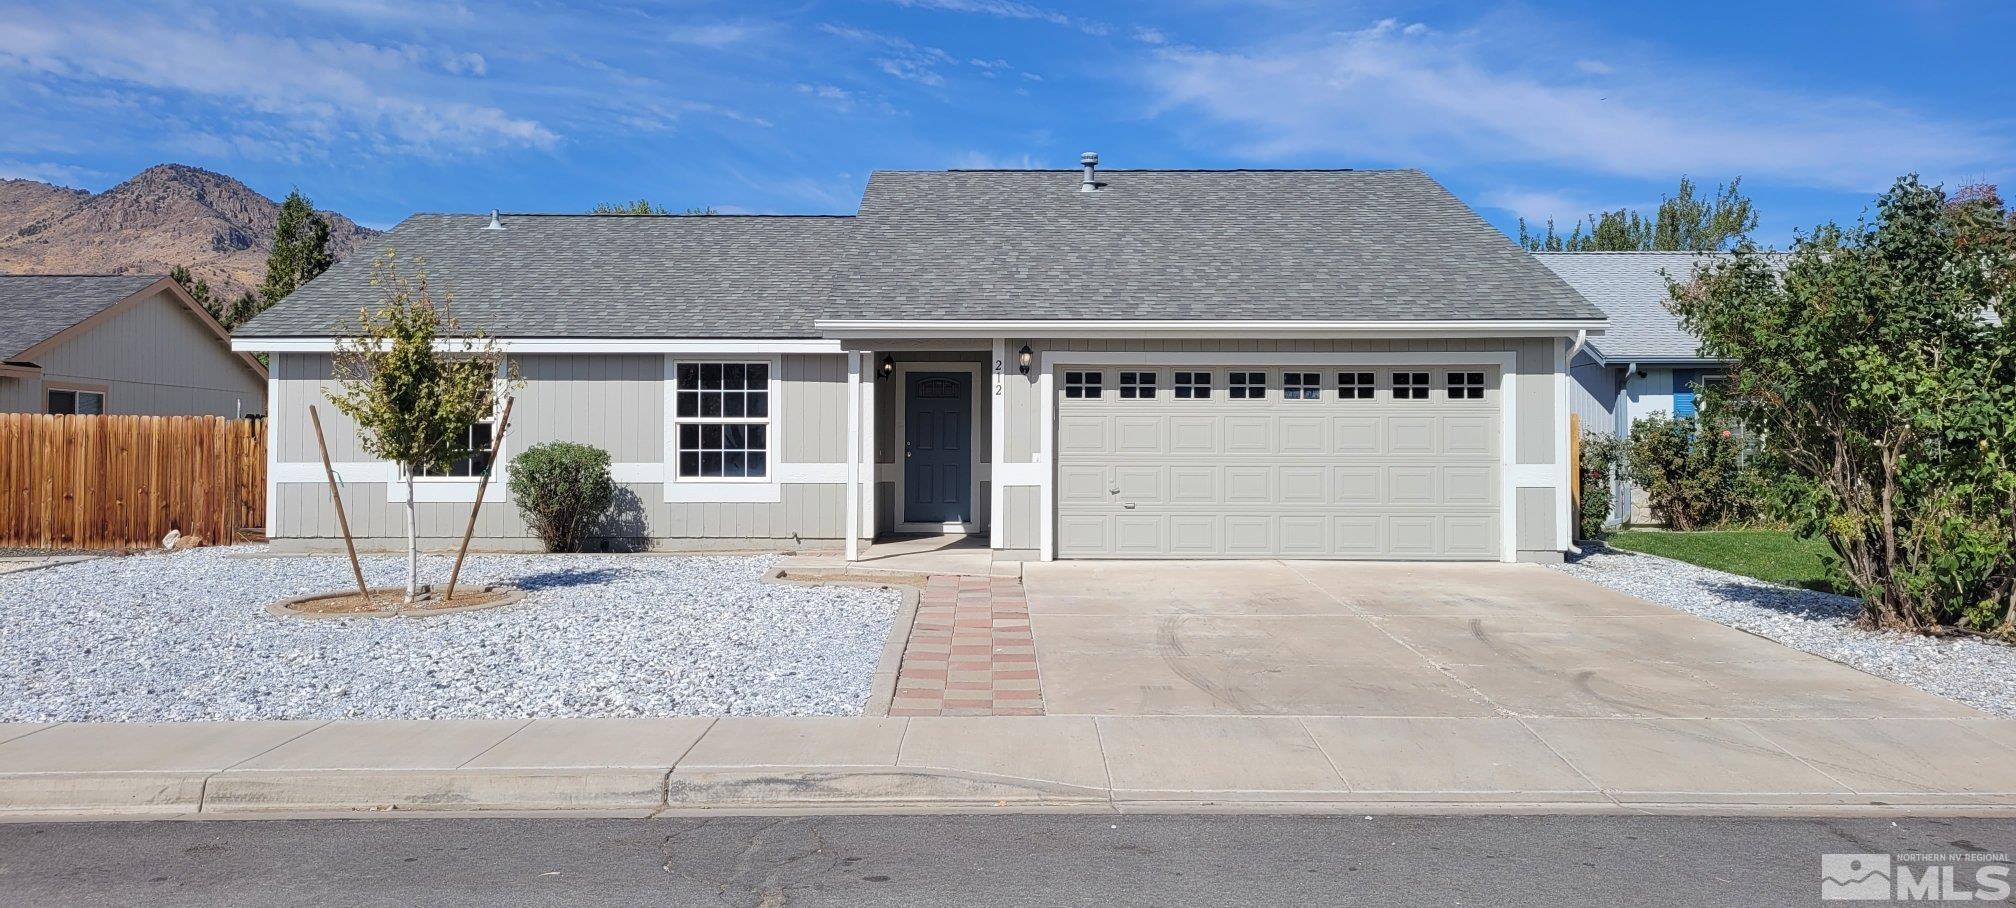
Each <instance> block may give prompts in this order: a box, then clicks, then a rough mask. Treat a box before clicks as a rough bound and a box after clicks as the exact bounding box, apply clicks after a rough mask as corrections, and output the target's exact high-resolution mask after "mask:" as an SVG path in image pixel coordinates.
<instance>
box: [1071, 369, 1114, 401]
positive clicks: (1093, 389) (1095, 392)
mask: <svg viewBox="0 0 2016 908" xmlns="http://www.w3.org/2000/svg"><path fill="white" fill-rule="evenodd" d="M1105 381H1106V376H1105V374H1104V373H1101V372H1066V373H1064V396H1065V397H1070V398H1084V397H1094V398H1096V397H1098V396H1099V389H1100V386H1101V385H1102V384H1104V383H1105Z"/></svg>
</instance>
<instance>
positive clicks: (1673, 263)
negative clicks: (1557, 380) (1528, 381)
mask: <svg viewBox="0 0 2016 908" xmlns="http://www.w3.org/2000/svg"><path fill="white" fill-rule="evenodd" d="M1533 257H1534V258H1536V259H1538V260H1539V261H1540V264H1542V265H1545V266H1547V268H1548V270H1551V271H1553V272H1554V273H1555V274H1557V275H1560V276H1561V279H1562V280H1564V281H1567V282H1568V285H1569V286H1571V287H1574V288H1575V289H1576V290H1577V291H1578V292H1580V293H1581V294H1582V295H1583V296H1585V297H1588V298H1589V301H1590V302H1592V303H1595V304H1596V305H1597V306H1598V307H1599V308H1601V309H1602V310H1603V311H1604V312H1605V313H1608V314H1609V316H1610V327H1609V328H1608V329H1607V330H1606V331H1604V333H1603V335H1602V336H1601V337H1598V338H1595V339H1593V340H1591V341H1590V342H1589V343H1590V346H1593V347H1595V348H1596V349H1597V350H1599V351H1601V352H1602V354H1603V356H1604V358H1606V359H1612V360H1629V359H1696V358H1699V357H1700V355H1701V351H1700V346H1701V344H1700V341H1699V340H1697V339H1696V338H1695V337H1694V335H1692V334H1689V333H1687V330H1686V329H1684V328H1682V327H1680V319H1679V318H1678V317H1677V316H1675V315H1674V314H1673V313H1672V312H1671V311H1669V310H1667V308H1666V301H1667V300H1668V299H1670V298H1671V297H1670V296H1669V295H1668V292H1667V287H1666V278H1667V277H1668V276H1669V275H1670V276H1671V277H1672V278H1673V280H1676V281H1680V282H1681V283H1686V282H1687V281H1690V280H1692V279H1693V277H1694V269H1695V266H1696V265H1698V264H1699V263H1701V262H1703V261H1707V260H1710V259H1712V258H1714V257H1715V254H1714V253H1700V252H1536V253H1533Z"/></svg>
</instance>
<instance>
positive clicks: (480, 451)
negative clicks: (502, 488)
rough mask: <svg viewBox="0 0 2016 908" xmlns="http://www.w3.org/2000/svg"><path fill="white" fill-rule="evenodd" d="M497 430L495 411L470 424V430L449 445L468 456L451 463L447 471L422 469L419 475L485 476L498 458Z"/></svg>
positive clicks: (462, 433)
mask: <svg viewBox="0 0 2016 908" xmlns="http://www.w3.org/2000/svg"><path fill="white" fill-rule="evenodd" d="M496 430H497V414H496V412H494V410H493V412H491V414H490V415H489V416H485V417H483V418H482V419H479V420H476V421H475V422H472V423H470V424H469V426H468V428H465V429H463V430H462V432H461V434H459V435H457V436H456V437H455V438H453V439H452V440H450V442H449V444H451V445H453V446H454V447H455V449H456V450H460V451H467V452H468V454H467V455H465V456H462V457H457V458H455V459H454V460H453V461H450V462H449V464H448V466H447V467H446V468H445V469H444V468H441V467H425V468H422V469H421V470H420V473H419V475H421V476H433V477H443V476H450V477H455V476H459V477H473V476H481V475H483V471H484V470H487V469H489V468H490V458H492V457H495V456H497V431H496Z"/></svg>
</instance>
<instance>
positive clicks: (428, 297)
mask: <svg viewBox="0 0 2016 908" xmlns="http://www.w3.org/2000/svg"><path fill="white" fill-rule="evenodd" d="M372 284H373V285H374V286H376V287H378V288H379V291H380V293H381V294H383V299H384V302H383V304H382V305H381V306H380V307H379V308H378V310H377V311H376V312H371V311H366V312H363V313H360V315H359V325H358V330H357V333H356V335H355V336H354V337H351V338H348V339H345V340H343V341H341V342H339V343H338V345H337V352H336V380H337V382H338V384H339V388H340V393H339V392H338V391H330V392H328V396H329V400H330V402H331V403H334V404H335V405H336V409H338V410H341V411H342V412H343V414H344V415H346V416H348V417H350V419H351V421H352V422H353V423H355V424H356V426H357V436H358V442H359V443H360V444H361V445H362V446H363V448H364V450H365V451H366V452H367V453H369V454H370V455H371V456H373V457H376V458H379V459H381V460H389V461H391V462H393V463H396V464H398V465H399V471H400V475H401V477H402V479H401V481H402V482H404V483H405V486H406V603H407V604H409V605H410V604H411V603H412V602H413V601H414V599H415V598H417V597H418V595H419V589H420V536H419V521H418V515H417V511H416V506H415V499H414V489H413V485H414V478H415V477H416V476H419V475H421V474H423V473H426V472H428V471H430V470H444V469H446V468H447V467H448V466H449V465H450V464H451V463H453V462H454V461H456V460H457V459H460V458H464V457H469V456H470V455H472V454H475V453H478V452H474V451H470V450H469V449H468V438H469V426H470V424H471V423H474V422H476V421H478V420H481V419H484V418H487V417H489V416H490V415H491V414H492V413H493V412H494V409H495V408H496V407H497V406H498V405H499V402H500V400H501V395H504V394H509V393H511V391H512V390H513V389H515V388H516V387H518V385H519V384H520V382H519V381H518V380H517V377H516V375H515V374H512V373H510V372H509V371H508V369H507V367H506V364H505V360H504V355H503V353H502V351H501V349H500V348H499V347H498V346H497V344H496V342H495V341H493V340H491V339H489V338H487V337H485V336H484V335H482V334H481V333H477V332H471V331H465V330H464V329H463V328H462V326H461V324H460V323H458V322H457V321H456V319H455V316H454V314H453V313H452V312H451V311H450V309H449V307H450V304H451V303H452V297H450V296H449V295H447V294H443V295H442V298H441V299H440V300H439V301H437V300H436V299H435V298H434V294H433V291H432V290H431V289H430V288H429V287H428V285H427V276H426V274H425V272H421V273H418V274H417V275H415V276H414V277H411V278H408V277H406V276H404V275H403V274H401V273H400V271H399V268H398V262H397V259H396V257H395V254H394V253H392V252H387V253H385V255H384V256H383V257H382V258H380V259H379V261H378V262H377V264H376V265H375V266H374V268H373V274H372Z"/></svg>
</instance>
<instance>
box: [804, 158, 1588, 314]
mask: <svg viewBox="0 0 2016 908" xmlns="http://www.w3.org/2000/svg"><path fill="white" fill-rule="evenodd" d="M1099 178H1100V181H1101V183H1102V186H1101V188H1100V189H1099V190H1098V191H1097V192H1081V191H1079V183H1080V180H1081V174H1080V172H1079V171H1075V170H1073V171H900V172H878V173H876V174H874V175H873V176H872V177H871V178H870V179H869V181H868V190H867V193H866V195H865V196H864V198H863V200H862V203H861V216H860V218H859V221H858V223H857V224H856V227H855V230H854V233H855V237H854V246H855V248H856V249H857V250H858V251H857V253H856V261H857V262H859V263H863V264H864V265H867V264H870V263H872V266H871V267H859V268H849V269H844V270H842V271H841V272H839V273H838V274H837V275H836V279H835V288H834V294H833V302H832V305H831V306H830V307H829V308H830V314H829V315H827V316H826V317H827V318H835V319H845V318H899V317H901V318H919V319H1002V318H1018V319H1199V318H1208V319H1325V320H1330V319H1336V320H1361V319H1362V320H1375V319H1376V320H1384V319H1395V320H1435V319H1465V320H1468V319H1584V318H1587V319H1594V318H1601V317H1602V316H1601V313H1599V312H1597V311H1596V310H1595V309H1594V308H1593V307H1591V306H1590V305H1589V304H1588V303H1587V302H1586V301H1584V300H1583V299H1582V298H1581V297H1580V296H1578V295H1576V294H1575V292H1574V291H1573V290H1570V289H1569V288H1568V286H1567V285H1565V284H1563V283H1561V281H1559V280H1558V279H1556V278H1555V277H1554V276H1553V275H1552V274H1550V273H1549V272H1547V271H1546V269H1543V268H1539V267H1536V266H1535V264H1534V262H1533V261H1532V260H1531V259H1530V258H1528V257H1527V256H1526V255H1525V254H1524V253H1522V252H1521V251H1520V250H1519V249H1518V247H1517V246H1515V245H1514V244H1513V243H1512V241H1511V240H1509V239H1507V238H1506V237H1505V235H1504V234H1503V233H1500V232H1499V231H1498V230H1496V229H1495V228H1493V227H1491V225H1489V224H1487V223H1485V222H1484V220H1483V219H1482V218H1480V217H1478V216H1477V213H1476V212H1474V211H1472V210H1471V209H1470V208H1469V206H1467V205H1464V204H1463V203H1462V202H1461V201H1458V200H1457V199H1456V197H1455V196H1453V195H1451V194H1450V193H1449V191H1448V190H1446V189H1443V188H1442V186H1441V185H1440V184H1437V183H1436V182H1435V181H1434V180H1431V179H1429V178H1428V176H1427V175H1425V174H1423V173H1421V172H1419V171H1414V170H1377V171H1341V170H1271V171H1183V170H1109V171H1101V172H1100V174H1099Z"/></svg>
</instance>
